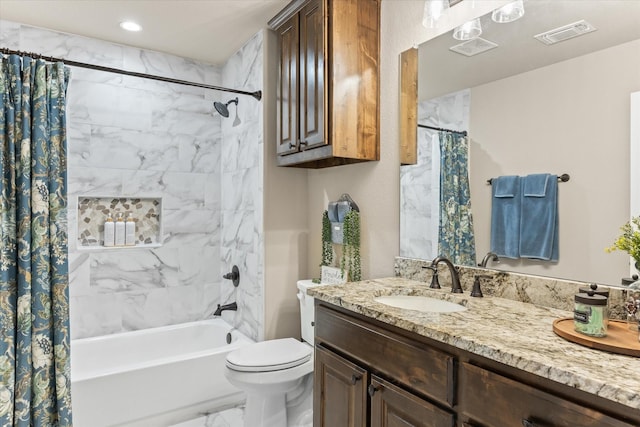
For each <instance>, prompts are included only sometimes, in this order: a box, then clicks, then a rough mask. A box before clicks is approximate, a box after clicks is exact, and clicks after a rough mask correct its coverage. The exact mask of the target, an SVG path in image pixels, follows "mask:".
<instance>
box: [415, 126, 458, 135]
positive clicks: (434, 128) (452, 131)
mask: <svg viewBox="0 0 640 427" xmlns="http://www.w3.org/2000/svg"><path fill="white" fill-rule="evenodd" d="M418 127H419V128H424V129H433V130H438V131H441V132H449V133H458V134H460V135H462V136H467V131H466V130H451V129H445V128H437V127H434V126H427V125H421V124H418Z"/></svg>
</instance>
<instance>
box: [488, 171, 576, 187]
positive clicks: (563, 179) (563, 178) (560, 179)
mask: <svg viewBox="0 0 640 427" xmlns="http://www.w3.org/2000/svg"><path fill="white" fill-rule="evenodd" d="M569 179H571V177H570V176H569V174H568V173H563V174H562V175H560V176H558V182H567V181H569ZM492 182H493V178H491V179H488V180H487V184H489V185H491V183H492Z"/></svg>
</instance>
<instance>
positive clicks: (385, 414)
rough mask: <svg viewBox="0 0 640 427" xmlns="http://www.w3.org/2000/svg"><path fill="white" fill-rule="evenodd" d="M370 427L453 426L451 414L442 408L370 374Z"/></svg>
mask: <svg viewBox="0 0 640 427" xmlns="http://www.w3.org/2000/svg"><path fill="white" fill-rule="evenodd" d="M368 392H369V395H370V396H371V427H395V426H404V427H410V426H412V427H453V425H454V416H453V414H451V413H449V412H446V411H443V410H442V409H440V408H438V407H436V406H434V405H432V404H431V403H429V402H427V401H426V400H423V399H421V398H419V397H417V396H415V395H413V394H411V393H409V392H407V391H405V390H403V389H401V388H399V387H396V386H394V385H393V384H391V383H389V382H386V381H385V380H383V379H381V378H378V377H376V376H375V375H373V376H372V379H371V384H370V385H369V389H368Z"/></svg>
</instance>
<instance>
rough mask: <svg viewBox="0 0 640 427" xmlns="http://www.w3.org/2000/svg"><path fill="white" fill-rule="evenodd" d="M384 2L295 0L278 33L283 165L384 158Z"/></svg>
mask: <svg viewBox="0 0 640 427" xmlns="http://www.w3.org/2000/svg"><path fill="white" fill-rule="evenodd" d="M379 22H380V0H294V1H292V2H291V3H289V5H288V6H287V7H286V8H285V9H283V10H282V11H281V12H280V13H279V14H278V15H276V16H275V17H274V18H273V19H272V20H271V21H269V26H270V28H272V29H273V30H274V31H275V32H276V34H277V35H278V42H279V68H278V87H277V154H278V165H279V166H295V167H304V168H323V167H329V166H337V165H342V164H348V163H355V162H362V161H369V160H379V136H378V130H379V108H378V98H379V81H378V57H379V50H380V49H379V38H380V30H379V28H380V25H379Z"/></svg>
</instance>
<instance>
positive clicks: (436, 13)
mask: <svg viewBox="0 0 640 427" xmlns="http://www.w3.org/2000/svg"><path fill="white" fill-rule="evenodd" d="M447 9H449V0H426V1H425V2H424V13H423V15H422V25H423V26H424V27H425V28H437V27H438V20H439V19H440V17H441V16H442V14H443V13H444V11H445V10H447Z"/></svg>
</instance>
